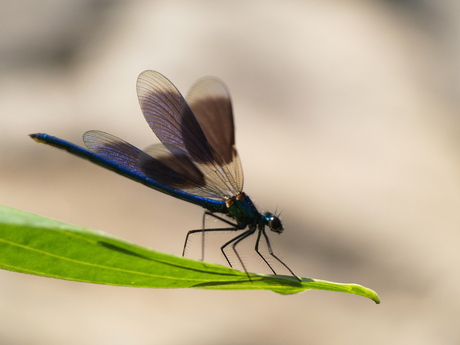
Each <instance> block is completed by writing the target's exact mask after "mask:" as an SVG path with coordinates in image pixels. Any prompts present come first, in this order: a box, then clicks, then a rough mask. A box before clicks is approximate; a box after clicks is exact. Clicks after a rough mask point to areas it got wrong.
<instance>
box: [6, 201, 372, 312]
mask: <svg viewBox="0 0 460 345" xmlns="http://www.w3.org/2000/svg"><path fill="white" fill-rule="evenodd" d="M0 268H2V269H5V270H9V271H14V272H21V273H28V274H34V275H38V276H43V277H50V278H58V279H66V280H74V281H80V282H88V283H97V284H109V285H120V286H134V287H149V288H191V287H193V288H202V289H220V290H271V291H274V292H277V293H280V294H293V293H298V292H302V291H305V290H309V289H320V290H329V291H337V292H346V293H352V294H356V295H360V296H364V297H367V298H370V299H372V300H373V301H374V302H376V303H380V299H379V297H378V295H377V294H376V293H375V292H374V291H372V290H370V289H367V288H365V287H362V286H360V285H356V284H338V283H332V282H327V281H322V280H317V279H310V278H302V281H301V282H299V281H298V280H297V279H296V278H295V277H291V276H279V275H261V274H252V273H250V274H249V277H250V279H249V277H248V275H247V274H246V273H245V272H241V271H238V270H234V269H231V268H228V267H224V266H220V265H215V264H211V263H207V262H202V261H195V260H190V259H187V258H182V257H177V256H174V255H169V254H164V253H160V252H156V251H153V250H150V249H147V248H143V247H140V246H137V245H135V244H131V243H128V242H125V241H122V240H120V239H117V238H114V237H112V236H109V235H107V234H104V233H102V232H99V231H94V230H89V229H85V228H81V227H78V226H74V225H69V224H66V223H63V222H59V221H56V220H52V219H48V218H44V217H41V216H37V215H34V214H30V213H27V212H24V211H19V210H15V209H12V208H7V207H4V206H0Z"/></svg>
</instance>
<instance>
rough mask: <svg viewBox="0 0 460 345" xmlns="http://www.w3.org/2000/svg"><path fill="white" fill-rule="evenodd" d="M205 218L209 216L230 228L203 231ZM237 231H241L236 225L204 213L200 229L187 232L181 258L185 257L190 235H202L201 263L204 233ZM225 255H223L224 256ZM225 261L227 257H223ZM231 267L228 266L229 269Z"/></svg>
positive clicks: (202, 259)
mask: <svg viewBox="0 0 460 345" xmlns="http://www.w3.org/2000/svg"><path fill="white" fill-rule="evenodd" d="M206 216H211V217H214V218H216V219H218V220H220V221H222V222H224V223H226V224H228V225H230V226H231V227H228V228H214V229H205V219H206ZM238 230H241V228H240V227H238V225H237V224H235V223H232V222H230V221H229V220H227V219H225V218H222V217H219V216H217V215H215V214H213V213H210V212H208V211H205V212H204V213H203V220H202V227H201V229H195V230H190V231H189V232H187V236H186V237H185V243H184V248H183V250H182V256H185V251H186V249H187V245H188V241H189V237H190V235H192V234H196V233H198V232H200V233H202V240H201V261H204V248H205V240H204V238H205V236H204V235H205V233H206V232H212V231H238ZM224 255H225V254H224ZM225 258H226V259H227V257H225ZM227 262H228V259H227ZM231 266H232V265H230V267H231Z"/></svg>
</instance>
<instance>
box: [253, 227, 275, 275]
mask: <svg viewBox="0 0 460 345" xmlns="http://www.w3.org/2000/svg"><path fill="white" fill-rule="evenodd" d="M262 233H263V234H264V238H265V240H266V241H267V247H268V248H269V250H268V251H270V250H271V247H270V242H269V241H268V238H267V234H265V227H264V228H262V229H259V232H258V234H257V240H256V246H255V250H256V252H257V254H259V256H260V257H261V258H262V260H264V262H265V264H266V265H267V266H268V267H269V268H270V269H271V271H272V272H273V274H276V272H275V270H274V269H273V267H272V266H271V265H270V264H269V263H268V261H267V259H265V257H264V256H263V255H262V253H261V252H259V242H260V235H261V234H262Z"/></svg>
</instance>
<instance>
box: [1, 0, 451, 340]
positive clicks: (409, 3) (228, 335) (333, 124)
mask: <svg viewBox="0 0 460 345" xmlns="http://www.w3.org/2000/svg"><path fill="white" fill-rule="evenodd" d="M459 17H460V3H459V2H458V1H456V0H450V1H449V0H440V1H436V2H433V1H428V0H405V1H395V0H393V1H390V0H386V1H385V0H374V1H364V0H340V1H339V0H326V1H315V0H309V1H294V0H285V1H201V0H199V1H130V2H128V1H113V0H100V1H96V0H94V1H89V0H86V1H84V0H79V1H76V0H75V1H70V0H59V1H58V0H48V1H12V0H10V1H7V0H2V1H0V32H1V34H0V130H1V135H0V204H3V205H6V206H10V207H15V208H19V209H22V210H25V211H29V212H33V213H37V214H40V215H44V216H48V217H51V218H55V219H59V220H62V221H65V222H69V223H73V224H77V225H80V226H85V227H89V228H92V229H99V230H102V231H104V232H107V233H110V234H112V235H114V236H117V237H120V238H123V239H125V240H128V241H131V242H134V243H137V244H140V245H144V246H147V247H150V248H154V249H156V250H159V251H163V252H168V253H173V254H177V255H179V254H180V253H181V251H182V246H183V241H184V238H185V234H186V232H187V230H190V229H196V228H199V227H200V226H201V217H202V210H201V209H200V208H199V207H196V206H194V205H190V204H187V203H185V202H182V201H180V200H176V199H174V198H171V197H168V196H165V195H163V194H161V193H158V192H156V191H154V190H151V189H148V188H145V187H144V186H142V185H140V184H137V183H134V182H132V181H130V180H128V179H125V178H122V177H120V176H118V175H116V174H114V173H112V172H108V171H106V170H104V169H102V168H100V167H97V166H94V165H92V164H89V163H88V162H86V161H83V160H81V159H78V158H76V157H74V156H71V155H69V154H67V153H65V152H62V151H59V150H56V149H53V148H50V147H46V146H44V145H37V144H36V143H34V142H33V141H32V140H31V139H30V138H28V136H27V135H28V134H30V133H36V132H46V133H49V134H52V135H56V136H59V137H61V138H65V139H67V140H70V141H72V142H75V143H78V144H81V143H82V141H81V135H82V133H83V132H84V131H86V130H90V129H99V130H104V131H107V132H109V133H112V134H114V135H117V136H119V137H121V138H123V139H125V140H127V141H129V142H131V143H133V144H134V145H136V146H138V147H145V146H148V145H150V144H151V143H153V142H155V141H157V139H156V137H155V136H154V135H153V134H152V132H151V130H150V129H149V127H148V126H147V124H146V123H145V120H144V118H143V116H142V114H141V111H140V109H139V105H138V102H137V96H136V89H135V83H136V78H137V76H138V74H139V73H140V72H141V71H143V70H146V69H154V70H157V71H159V72H161V73H162V74H164V75H165V76H167V77H168V78H169V79H170V80H171V81H172V82H173V83H174V84H175V85H176V86H177V87H178V88H179V89H180V90H181V91H182V92H183V93H184V94H185V93H186V92H187V90H188V88H189V87H190V86H191V85H192V84H193V82H194V81H195V80H197V79H199V78H200V77H202V76H205V75H215V76H218V77H219V78H221V79H223V80H224V81H225V82H226V83H227V85H228V87H229V88H230V91H231V93H232V99H233V106H234V112H235V121H236V128H237V130H236V141H237V145H238V150H239V153H240V155H241V159H242V162H243V166H244V171H245V191H246V192H247V194H249V195H250V196H251V198H252V199H253V200H254V201H255V202H256V204H257V205H258V207H260V209H261V210H264V211H266V210H271V211H272V212H274V211H275V210H277V211H278V212H279V211H282V220H283V223H284V227H285V232H284V233H283V234H282V236H276V237H275V236H271V238H272V242H273V244H274V247H275V251H276V253H277V254H278V255H279V256H280V257H281V258H282V259H283V260H284V261H285V262H286V263H287V264H288V265H289V266H290V267H291V268H292V269H293V271H294V272H296V273H297V274H298V275H300V276H303V277H311V278H318V279H325V280H331V281H336V282H343V283H345V282H347V283H358V284H362V285H364V286H367V287H369V288H372V289H374V290H376V291H377V292H378V293H379V294H380V297H381V299H382V303H381V304H380V305H375V304H374V303H373V302H372V301H369V300H367V299H364V298H362V297H358V296H354V295H348V294H338V293H331V292H325V291H308V292H305V293H301V294H297V295H292V296H281V295H277V294H274V293H272V292H267V291H262V292H261V291H235V292H227V291H206V290H191V289H190V290H150V289H135V288H123V287H113V286H98V285H91V284H84V283H76V282H67V281H59V280H52V279H45V278H40V277H35V276H28V275H23V274H16V273H12V272H7V271H0V294H1V296H2V297H1V298H0V343H1V344H10V345H16V344H47V345H49V344H200V345H203V344H255V343H257V344H266V345H272V344H336V343H340V344H389V343H391V344H418V345H423V344H437V345H442V344H458V343H460V330H459V328H458V319H459V317H460V302H459V300H458V298H455V296H456V294H457V290H458V286H459V284H460V269H459V264H458V263H459V260H460V251H459V244H460V231H459V230H460V212H459V205H460V158H459V154H458V151H459V146H460V140H459V139H460V137H459V133H460V120H459V116H458V109H459V99H460V97H459V96H460V39H459V37H460V35H459V34H460V32H459V31H460V18H459ZM209 224H210V225H211V226H212V222H210V223H209ZM227 238H228V236H227V234H222V235H218V234H216V235H214V236H209V237H208V239H209V241H208V246H207V248H206V255H207V256H206V259H207V260H209V261H212V262H216V263H221V264H224V261H223V258H222V256H221V255H220V253H219V249H218V247H219V244H221V243H223V242H224V241H225V240H226V239H227ZM198 244H199V241H194V242H192V248H191V250H190V253H191V256H192V257H197V256H199V255H198V254H196V253H198V252H199V248H198V249H197V248H196V247H193V246H194V245H195V246H196V245H198ZM251 246H252V243H249V244H248V246H247V248H245V249H244V254H243V256H244V260H245V262H246V265H247V267H248V269H249V270H251V271H256V272H262V273H268V272H267V271H266V269H265V268H264V267H263V266H262V265H261V263H260V260H259V259H257V258H256V256H255V254H254V252H253V250H252V248H251ZM193 248H195V249H193ZM194 253H195V254H194Z"/></svg>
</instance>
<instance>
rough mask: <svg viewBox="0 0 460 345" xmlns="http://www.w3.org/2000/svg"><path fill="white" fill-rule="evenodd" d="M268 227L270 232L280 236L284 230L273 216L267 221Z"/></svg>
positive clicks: (278, 220)
mask: <svg viewBox="0 0 460 345" xmlns="http://www.w3.org/2000/svg"><path fill="white" fill-rule="evenodd" d="M268 227H269V228H270V230H271V231H274V232H277V233H278V234H281V233H282V232H283V230H284V229H283V225H282V224H281V220H280V219H279V218H278V217H276V216H273V215H272V216H271V217H270V218H269V219H268Z"/></svg>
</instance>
